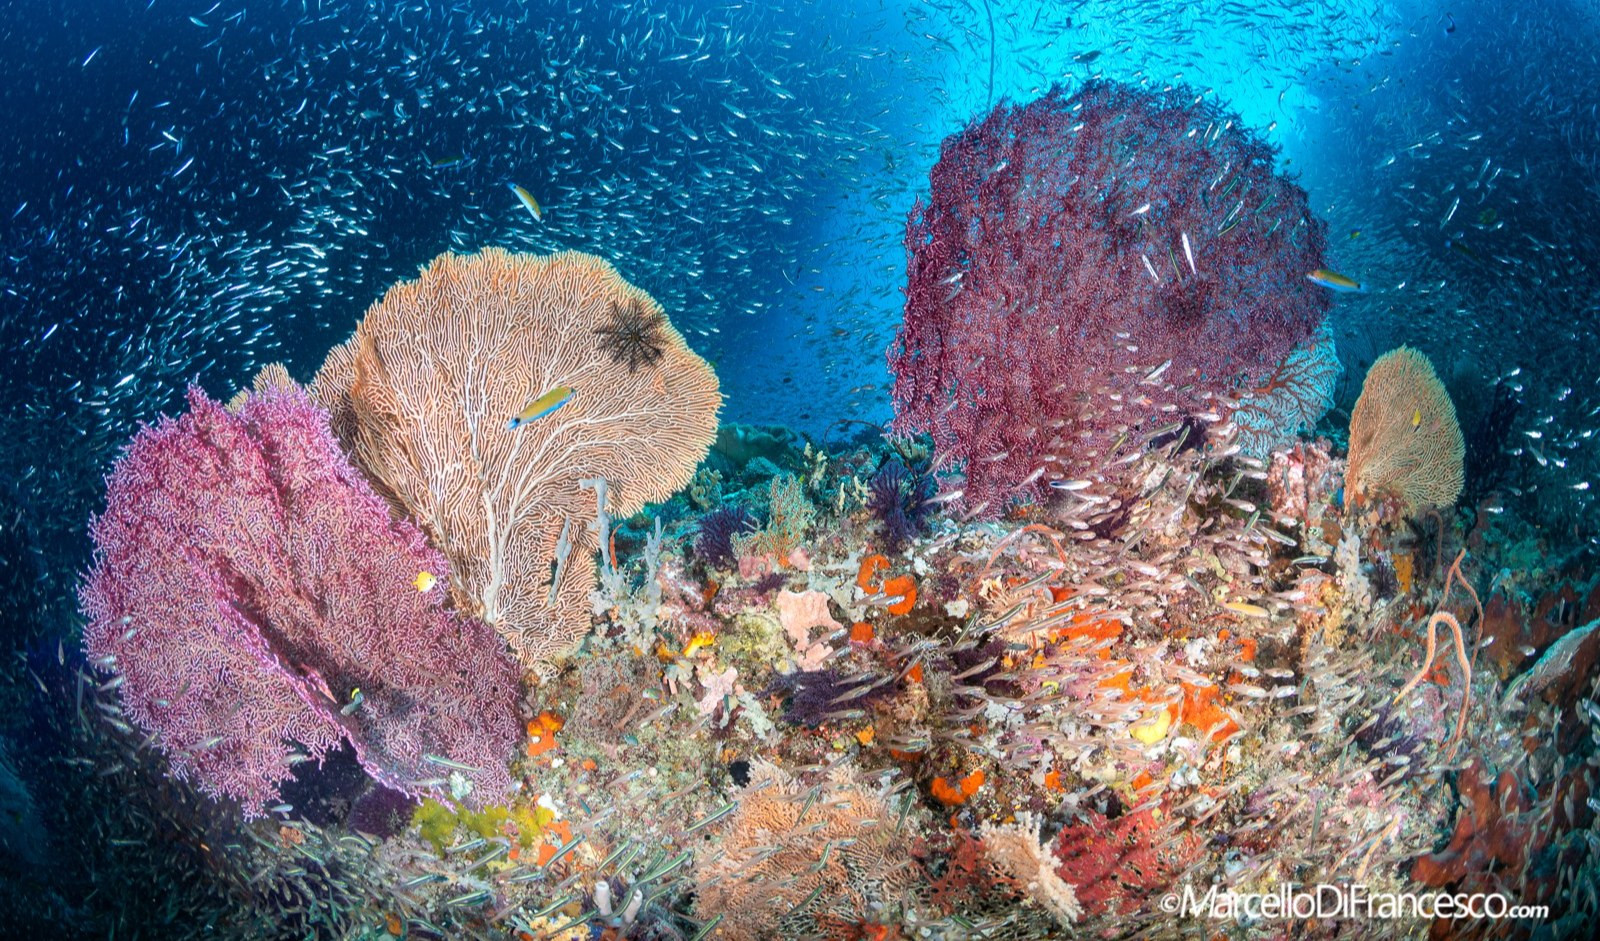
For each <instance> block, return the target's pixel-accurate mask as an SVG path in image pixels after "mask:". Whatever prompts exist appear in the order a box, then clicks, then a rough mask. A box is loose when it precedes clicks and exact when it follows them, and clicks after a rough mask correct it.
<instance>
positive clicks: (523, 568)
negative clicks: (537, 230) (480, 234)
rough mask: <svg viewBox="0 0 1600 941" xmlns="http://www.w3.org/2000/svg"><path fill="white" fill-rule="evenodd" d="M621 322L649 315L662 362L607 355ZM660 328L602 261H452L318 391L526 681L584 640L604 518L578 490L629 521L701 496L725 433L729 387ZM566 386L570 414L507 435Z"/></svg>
mask: <svg viewBox="0 0 1600 941" xmlns="http://www.w3.org/2000/svg"><path fill="white" fill-rule="evenodd" d="M619 308H620V309H631V310H643V311H644V312H645V313H646V315H647V316H648V317H649V318H650V323H651V325H652V331H651V333H650V336H649V340H650V341H651V343H652V344H654V346H655V347H656V348H658V349H659V355H653V356H652V357H650V358H648V362H644V363H640V362H638V361H637V360H635V361H633V362H630V361H628V360H627V359H626V358H623V357H618V356H616V355H615V353H616V351H615V350H614V349H612V348H611V347H612V346H614V345H615V344H614V343H611V344H609V345H608V344H607V343H604V342H602V341H603V340H604V339H605V338H606V334H603V333H601V332H600V331H602V330H604V329H605V328H606V327H607V326H609V325H610V324H611V323H612V321H613V319H614V317H615V312H616V310H618V309H619ZM660 314H661V307H660V305H659V304H657V303H656V302H655V300H654V299H653V298H651V297H650V296H649V295H648V294H645V293H644V292H643V291H641V290H639V289H638V288H636V287H634V286H633V285H631V284H629V283H628V282H626V281H625V280H623V278H622V277H621V275H619V274H618V273H617V271H616V269H615V268H613V267H612V266H611V265H610V264H609V263H608V262H606V261H605V260H603V259H600V258H596V257H594V256H592V255H585V254H582V253H579V252H563V253H560V254H556V255H550V256H534V255H517V254H511V253H508V252H504V251H501V250H499V249H493V248H491V249H486V250H484V251H483V252H482V253H480V254H477V255H455V254H449V253H446V254H443V255H440V256H439V257H438V258H435V259H434V260H433V262H432V263H430V264H429V265H428V266H427V267H426V268H424V269H423V271H422V273H421V275H420V277H418V278H417V280H415V281H405V282H402V283H400V284H397V285H395V286H394V287H393V288H391V289H390V290H389V292H388V293H387V294H386V295H385V296H384V298H383V299H382V300H381V301H379V302H378V303H377V304H375V305H374V306H373V307H372V308H371V309H370V310H368V311H367V314H366V317H365V318H364V319H363V320H362V321H361V324H360V325H359V326H358V327H357V328H356V332H355V335H354V336H352V337H351V338H350V339H349V340H348V341H347V342H345V343H344V344H342V345H340V346H337V347H335V348H334V349H333V350H332V352H330V353H329V354H328V358H327V361H326V362H324V363H323V366H322V369H321V370H320V371H319V372H318V373H317V376H316V379H315V381H314V382H313V383H312V386H311V389H312V393H313V395H315V397H316V398H317V399H318V400H319V401H320V402H321V403H322V404H323V405H324V406H326V407H327V408H328V410H329V411H330V412H331V413H332V416H333V428H334V431H335V432H336V433H337V434H338V435H339V436H340V438H341V439H342V440H343V441H344V442H345V444H346V445H347V446H348V447H349V448H350V450H351V451H352V452H353V453H354V455H355V459H356V462H357V463H358V464H360V465H361V467H362V468H364V469H365V470H366V471H367V473H368V474H370V475H371V476H372V477H373V478H375V479H376V481H377V482H378V484H379V485H380V489H382V490H384V491H386V496H388V497H389V498H390V499H391V500H392V501H393V502H394V503H396V504H397V505H398V506H400V507H401V508H403V509H404V510H405V512H406V513H407V514H408V515H410V516H411V517H412V518H413V519H414V520H415V521H416V522H417V523H418V524H419V525H420V526H421V527H422V528H423V529H424V530H425V531H426V532H427V533H428V535H429V537H430V538H431V539H432V540H433V542H434V544H435V545H436V546H438V547H439V549H440V550H441V551H443V552H444V554H445V555H446V556H447V557H448V558H449V560H450V590H451V595H452V596H453V598H454V601H455V603H456V605H457V606H458V607H459V608H460V609H461V610H463V611H465V612H467V613H469V614H471V615H473V616H475V617H478V618H480V619H482V620H484V621H485V622H487V623H489V624H490V625H492V626H494V627H495V628H496V629H497V630H499V631H500V633H501V634H502V635H504V636H505V638H506V639H507V640H508V641H510V643H511V646H512V648H513V649H514V650H515V651H516V652H517V654H518V656H520V657H521V658H522V661H523V663H524V664H525V665H526V666H528V667H529V668H531V669H535V670H539V671H541V672H543V671H546V670H547V669H548V666H549V664H550V661H551V660H552V659H554V658H556V657H559V656H561V655H562V654H564V653H565V652H567V651H568V650H569V649H571V648H572V646H573V645H575V644H576V643H577V642H578V641H579V640H580V639H581V638H582V637H583V635H584V634H585V633H586V632H587V631H588V629H589V593H590V591H591V590H592V589H593V588H594V584H595V571H594V560H593V553H594V551H595V549H596V545H595V535H594V532H593V531H592V530H591V528H590V525H589V524H590V522H591V521H592V520H593V519H594V518H595V510H596V507H595V495H594V491H592V490H584V489H582V488H580V487H579V483H578V482H579V481H580V480H582V479H584V478H596V477H598V478H604V479H605V480H606V481H607V482H608V483H609V485H610V486H609V492H610V498H609V503H608V506H607V510H608V511H609V513H610V514H611V515H612V516H613V517H615V518H623V517H626V516H629V515H631V514H633V513H635V512H637V511H638V510H639V509H640V508H642V507H643V506H644V505H645V504H646V503H648V502H651V501H655V500H661V499H664V498H666V497H667V496H668V495H670V494H671V493H673V492H674V491H676V490H677V489H678V488H680V487H682V486H683V485H684V484H686V483H688V481H689V478H690V476H691V475H692V474H693V472H694V468H695V465H696V464H697V463H699V461H700V459H701V458H702V457H703V456H704V455H705V453H706V449H707V448H708V447H709V446H710V444H711V441H712V439H713V437H714V436H715V434H716V428H717V418H716V415H717V409H718V407H719V405H720V404H721V401H722V397H721V393H720V392H719V390H718V385H717V377H716V375H715V374H714V373H713V372H712V371H711V367H710V366H708V365H707V364H706V362H705V360H703V359H701V358H700V357H699V356H698V355H696V354H695V353H694V352H693V351H692V350H690V349H689V347H688V346H687V345H686V344H685V343H684V341H683V337H682V336H681V335H680V334H679V333H678V331H677V330H676V329H674V328H673V327H672V325H671V324H670V323H668V322H667V320H666V318H665V317H664V316H661V315H660ZM558 386H569V387H571V388H572V389H573V390H574V393H573V395H572V398H571V400H570V401H568V402H567V404H565V405H564V406H562V407H561V408H559V409H558V410H556V411H554V412H551V413H549V414H547V415H544V416H543V417H540V418H536V419H532V420H531V421H529V422H527V423H525V424H523V425H522V426H521V427H517V428H511V427H508V423H509V421H510V419H511V418H512V417H513V416H516V415H517V414H518V413H519V412H521V411H522V410H523V409H524V408H525V407H526V406H527V405H528V404H529V403H530V402H532V401H533V400H534V399H535V398H537V397H539V396H541V395H543V394H545V393H546V392H548V391H550V390H552V389H555V388H556V387H558ZM552 582H554V583H553V584H552Z"/></svg>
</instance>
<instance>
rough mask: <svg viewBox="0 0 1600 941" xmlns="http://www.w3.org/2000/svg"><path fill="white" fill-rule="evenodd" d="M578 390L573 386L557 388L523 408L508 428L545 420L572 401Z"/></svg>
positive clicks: (513, 417) (512, 418) (512, 419)
mask: <svg viewBox="0 0 1600 941" xmlns="http://www.w3.org/2000/svg"><path fill="white" fill-rule="evenodd" d="M577 391H578V390H576V389H574V388H572V387H571V386H556V387H555V388H554V389H551V390H550V391H549V392H546V393H545V394H544V395H541V396H539V397H538V398H536V399H534V400H533V401H532V402H529V403H528V404H527V405H525V406H523V408H522V411H520V412H518V413H517V414H515V415H513V416H512V417H511V421H510V423H508V424H507V425H506V427H507V428H520V427H522V426H523V425H526V424H527V423H528V422H531V421H533V420H534V419H537V418H543V417H544V416H546V415H548V414H550V413H551V412H553V411H555V410H556V409H558V408H560V407H561V406H563V405H565V404H567V403H568V402H570V401H572V396H573V395H574V394H575V393H576V392H577Z"/></svg>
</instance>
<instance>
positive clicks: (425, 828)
mask: <svg viewBox="0 0 1600 941" xmlns="http://www.w3.org/2000/svg"><path fill="white" fill-rule="evenodd" d="M554 819H555V813H554V812H553V811H551V810H550V809H549V808H547V807H541V806H539V805H537V804H520V805H511V806H505V805H496V806H493V807H485V808H484V809H482V810H469V809H467V808H465V807H454V808H453V807H449V806H446V805H445V804H442V803H440V802H439V801H436V800H434V799H433V798H431V797H430V798H428V799H427V800H425V801H423V802H422V806H420V807H418V808H417V809H416V811H415V812H413V813H412V815H411V825H412V826H414V827H416V828H418V831H419V835H420V836H421V837H422V840H423V842H425V843H427V844H429V845H430V846H432V847H433V848H434V850H435V851H436V852H437V853H439V854H440V855H441V856H442V855H444V849H445V847H446V846H447V845H449V844H450V843H452V842H454V840H455V836H456V830H457V829H461V830H465V831H467V832H468V833H469V834H471V835H473V836H480V837H483V838H484V839H486V840H487V839H490V838H492V837H497V836H504V835H505V834H506V824H507V823H508V822H509V823H512V824H515V825H516V828H517V842H518V843H519V844H521V845H522V846H532V845H533V842H534V840H535V839H537V838H538V836H539V834H540V833H541V832H543V830H544V828H545V827H547V826H549V825H550V821H552V820H554Z"/></svg>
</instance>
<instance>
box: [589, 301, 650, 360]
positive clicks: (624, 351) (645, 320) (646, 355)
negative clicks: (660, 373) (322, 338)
mask: <svg viewBox="0 0 1600 941" xmlns="http://www.w3.org/2000/svg"><path fill="white" fill-rule="evenodd" d="M666 319H667V318H666V315H665V314H663V313H662V312H661V311H659V310H653V311H652V310H646V309H645V306H644V304H643V303H641V302H640V301H639V299H638V298H629V299H628V300H627V301H626V302H625V303H621V304H619V303H617V302H615V301H613V302H612V303H611V313H610V316H609V319H608V320H607V321H606V324H605V326H603V327H599V328H596V330H595V331H594V332H595V335H596V336H598V337H599V338H600V349H601V351H602V352H604V353H605V354H606V355H607V356H610V357H611V361H612V362H613V363H617V364H618V365H621V364H622V363H627V364H628V372H630V373H631V372H634V371H635V370H637V369H638V368H639V367H640V366H654V365H655V364H656V363H657V362H658V361H660V359H661V353H662V349H663V347H664V345H665V342H666V341H665V340H664V339H663V338H662V336H661V325H662V324H663V323H665V322H666Z"/></svg>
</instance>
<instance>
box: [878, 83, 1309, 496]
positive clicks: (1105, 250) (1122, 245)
mask: <svg viewBox="0 0 1600 941" xmlns="http://www.w3.org/2000/svg"><path fill="white" fill-rule="evenodd" d="M1273 160H1274V151H1273V148H1271V147H1270V146H1269V145H1267V144H1266V143H1265V142H1263V141H1262V140H1261V139H1260V138H1258V137H1256V136H1255V135H1253V134H1251V133H1250V132H1248V131H1246V130H1245V129H1244V128H1242V127H1241V126H1240V124H1239V121H1238V119H1237V118H1236V117H1234V116H1232V115H1230V114H1228V113H1226V112H1224V111H1223V110H1222V109H1221V108H1219V107H1217V106H1216V105H1214V104H1211V103H1209V102H1202V101H1200V100H1199V99H1198V96H1197V95H1195V94H1194V93H1192V92H1189V91H1185V90H1181V89H1173V90H1168V91H1165V92H1157V91H1152V90H1146V89H1139V88H1133V87H1129V86H1124V85H1120V84H1116V83H1112V82H1103V81H1097V82H1091V83H1090V84H1088V85H1086V86H1084V87H1083V88H1082V89H1081V90H1080V91H1079V92H1077V93H1076V94H1074V95H1072V96H1071V97H1067V96H1066V95H1065V94H1064V93H1063V92H1062V91H1061V90H1060V89H1055V90H1052V91H1051V92H1050V93H1049V94H1047V95H1045V96H1044V97H1043V98H1040V99H1038V100H1036V101H1033V102H1030V103H1028V104H1026V105H1008V104H1002V105H1000V106H998V107H996V108H995V109H994V110H993V111H992V112H990V113H989V115H988V116H987V117H985V118H983V119H982V120H979V121H977V122H975V123H973V124H971V125H969V126H968V127H967V128H966V129H964V130H962V131H961V132H959V133H957V134H955V135H952V136H951V137H949V138H946V139H945V141H944V143H943V145H942V146H941V148H940V154H939V161H938V163H937V164H935V166H934V168H933V171H932V173H931V175H930V178H929V192H928V195H927V198H926V199H919V200H918V202H917V204H916V206H915V208H913V209H912V211H911V214H910V217H909V219H908V221H907V225H906V242H905V244H906V252H907V255H908V260H907V264H906V305H905V323H904V326H903V328H902V329H901V331H900V333H899V335H898V337H897V338H896V340H895V343H894V345H893V346H892V347H891V349H890V352H889V365H890V368H891V369H892V370H893V372H894V377H895V379H894V404H895V409H896V416H895V427H896V429H897V430H899V431H903V432H928V433H931V434H932V435H933V437H934V439H935V441H936V442H937V444H938V447H939V449H940V452H941V453H942V454H943V455H944V456H945V457H946V460H947V461H948V462H954V463H957V464H959V465H961V466H963V467H964V468H965V473H966V500H967V503H968V504H969V505H970V506H972V507H974V508H976V507H980V506H981V507H983V509H984V510H985V511H986V512H987V513H988V515H994V514H995V513H997V512H998V511H999V510H1001V509H1002V508H1003V506H1004V504H1005V503H1006V501H1008V500H1010V499H1012V498H1014V497H1018V496H1033V497H1039V496H1042V495H1043V494H1044V493H1045V492H1046V491H1045V487H1046V485H1047V484H1048V483H1049V482H1050V481H1052V480H1061V479H1076V478H1081V477H1084V476H1086V475H1089V474H1091V473H1094V472H1096V471H1098V470H1101V469H1103V468H1106V467H1107V466H1109V465H1111V464H1112V463H1113V462H1115V461H1116V460H1118V459H1119V458H1121V457H1124V456H1126V455H1127V454H1129V453H1132V452H1134V451H1136V450H1137V449H1139V448H1140V447H1142V446H1143V444H1144V443H1145V441H1146V439H1147V438H1149V437H1150V436H1151V434H1152V432H1155V431H1157V430H1158V429H1159V428H1160V427H1161V426H1165V425H1168V424H1170V423H1171V422H1172V421H1173V419H1174V418H1175V417H1182V416H1183V415H1185V414H1189V413H1198V414H1209V413H1211V412H1214V411H1218V410H1222V411H1226V410H1227V409H1228V408H1229V406H1230V404H1231V400H1229V399H1227V398H1226V396H1227V395H1228V394H1229V393H1233V392H1235V391H1242V390H1246V389H1249V388H1251V387H1252V386H1254V385H1255V384H1256V383H1258V382H1261V381H1263V380H1265V379H1267V377H1268V376H1269V375H1270V374H1271V373H1272V371H1273V370H1274V369H1275V368H1276V367H1277V366H1278V365H1279V364H1280V363H1281V362H1283V360H1284V359H1285V357H1286V356H1287V355H1288V354H1289V352H1290V351H1291V350H1292V349H1293V348H1294V347H1295V346H1296V344H1299V343H1301V342H1302V341H1304V340H1306V339H1307V338H1308V337H1310V336H1311V334H1312V332H1313V331H1314V330H1315V329H1316V328H1317V326H1318V325H1319V324H1320V323H1321V322H1322V320H1323V318H1324V316H1325V313H1326V311H1327V309H1328V301H1327V298H1326V297H1325V296H1324V294H1323V293H1322V292H1321V289H1320V288H1317V287H1316V286H1315V285H1313V284H1311V283H1310V282H1309V281H1307V279H1306V275H1307V274H1308V273H1309V272H1311V271H1313V270H1315V269H1316V268H1317V267H1318V266H1319V265H1320V264H1321V258H1322V253H1323V248H1324V242H1325V237H1324V226H1323V224H1322V223H1321V222H1319V221H1318V220H1316V219H1315V218H1314V217H1313V216H1312V214H1311V213H1310V211H1309V209H1308V207H1307V204H1306V195H1305V192H1304V191H1303V190H1302V189H1301V188H1300V187H1299V186H1297V185H1295V184H1294V183H1292V182H1290V181H1289V180H1287V179H1285V178H1284V177H1283V176H1281V175H1278V174H1276V173H1275V172H1274V170H1273Z"/></svg>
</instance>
